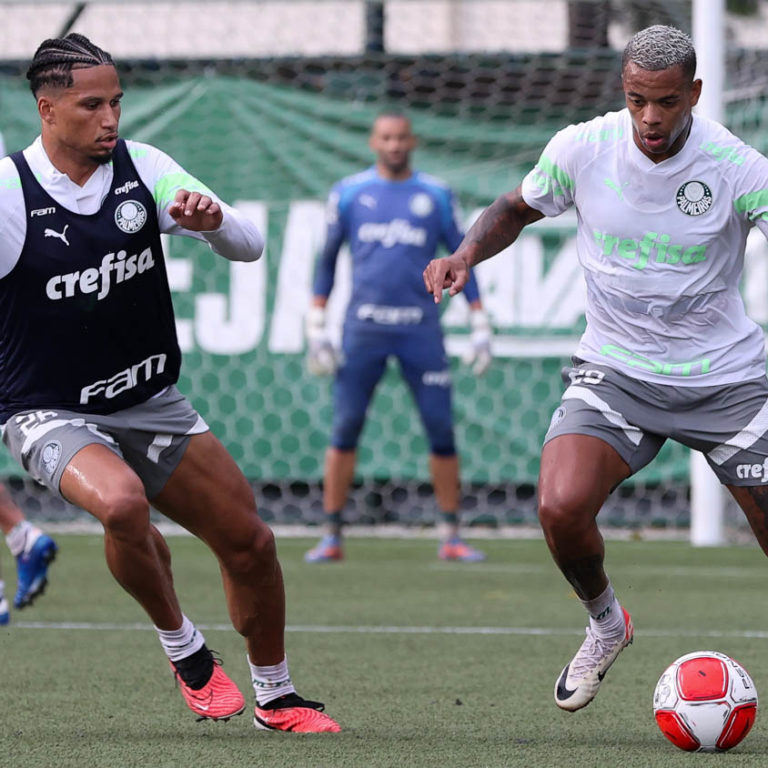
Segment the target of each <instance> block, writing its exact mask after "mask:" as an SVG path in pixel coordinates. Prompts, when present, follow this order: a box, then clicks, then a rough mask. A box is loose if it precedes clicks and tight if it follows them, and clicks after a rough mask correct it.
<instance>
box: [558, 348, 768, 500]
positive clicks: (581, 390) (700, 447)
mask: <svg viewBox="0 0 768 768" xmlns="http://www.w3.org/2000/svg"><path fill="white" fill-rule="evenodd" d="M562 375H563V381H564V382H565V384H566V385H567V389H566V390H565V392H564V393H563V396H562V399H561V401H560V406H559V407H558V408H557V409H556V410H555V412H554V414H553V415H552V421H551V422H550V425H549V430H548V431H547V434H546V437H545V438H544V442H545V443H546V442H548V441H549V440H552V439H553V438H555V437H558V436H559V435H568V434H571V435H574V434H576V435H592V436H594V437H599V438H600V439H601V440H604V441H605V442H606V443H608V444H609V445H611V446H612V447H613V448H615V449H616V451H618V453H619V455H620V456H621V457H622V459H624V461H625V462H626V463H627V464H628V465H629V467H630V469H631V471H632V473H633V474H634V473H635V472H637V471H638V470H639V469H642V467H644V466H645V465H646V464H648V463H649V462H650V461H651V460H652V459H653V458H654V457H655V456H656V454H657V453H658V452H659V450H660V449H661V446H662V445H663V444H664V442H665V440H667V439H672V440H676V441H677V442H679V443H682V444H683V445H686V446H688V447H689V448H693V449H695V450H697V451H701V452H702V453H703V454H704V456H705V457H706V459H707V462H708V463H709V466H710V467H712V469H713V470H714V472H715V474H716V475H717V477H718V479H719V480H720V482H721V483H724V484H726V485H740V486H752V485H764V484H768V379H767V378H766V377H764V376H763V377H760V378H759V379H752V380H751V381H745V382H740V383H737V384H725V385H722V386H715V387H675V386H671V385H669V384H655V383H651V382H647V381H639V380H638V379H633V378H630V377H629V376H625V375H624V374H622V373H619V372H618V371H616V370H614V369H613V368H610V367H608V366H604V365H598V364H595V363H586V362H583V361H580V360H574V366H573V367H571V368H563V372H562Z"/></svg>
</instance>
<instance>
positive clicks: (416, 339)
mask: <svg viewBox="0 0 768 768" xmlns="http://www.w3.org/2000/svg"><path fill="white" fill-rule="evenodd" d="M390 357H391V358H394V359H396V360H397V362H398V364H399V367H400V372H401V374H402V376H403V378H404V379H405V381H406V383H407V384H408V387H409V389H410V390H411V393H412V395H413V398H414V400H415V402H416V406H417V408H418V410H419V414H420V416H421V421H422V423H423V425H424V429H425V430H426V434H427V441H428V442H429V448H430V452H431V453H433V454H436V455H438V456H453V455H455V453H456V446H455V443H454V436H453V414H452V406H451V371H450V363H449V361H448V357H447V355H446V354H445V347H444V345H443V334H442V330H441V329H440V327H439V326H438V327H437V328H436V327H435V326H434V325H430V326H428V327H414V326H410V327H407V328H402V329H401V328H397V329H395V328H392V329H389V328H387V329H382V328H381V327H380V326H378V327H376V328H371V329H367V328H365V329H354V330H350V329H345V331H344V338H343V342H342V363H341V365H340V367H339V369H338V371H337V372H336V379H335V382H334V387H333V406H334V412H333V433H332V435H331V445H333V446H334V447H335V448H338V449H340V450H343V451H351V450H355V448H357V442H358V439H359V437H360V432H361V431H362V428H363V425H364V423H365V415H366V412H367V410H368V405H369V404H370V402H371V398H372V397H373V392H374V390H375V389H376V385H377V384H378V383H379V381H380V380H381V377H382V376H383V375H384V371H385V370H386V367H387V360H388V359H389V358H390Z"/></svg>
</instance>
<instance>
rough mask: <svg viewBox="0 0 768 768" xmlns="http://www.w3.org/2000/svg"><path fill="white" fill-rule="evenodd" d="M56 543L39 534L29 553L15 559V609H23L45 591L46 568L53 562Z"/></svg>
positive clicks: (46, 580) (23, 553) (48, 537)
mask: <svg viewBox="0 0 768 768" xmlns="http://www.w3.org/2000/svg"><path fill="white" fill-rule="evenodd" d="M58 549H59V548H58V547H57V546H56V542H55V541H54V540H53V539H52V538H51V537H50V536H47V535H46V534H44V533H43V534H41V535H40V536H39V537H38V539H37V541H36V542H35V543H34V544H33V545H32V548H31V549H30V550H29V552H22V553H21V554H20V555H17V557H16V573H17V575H18V589H17V590H16V596H15V597H14V598H13V605H14V607H15V608H25V607H26V606H28V605H31V604H32V601H33V600H34V599H35V598H36V597H37V596H38V595H42V594H43V592H44V591H45V586H46V584H48V566H49V565H50V564H51V563H52V562H53V560H54V558H55V557H56V552H57V551H58Z"/></svg>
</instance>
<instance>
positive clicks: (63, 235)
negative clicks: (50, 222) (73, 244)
mask: <svg viewBox="0 0 768 768" xmlns="http://www.w3.org/2000/svg"><path fill="white" fill-rule="evenodd" d="M68 229H69V224H65V225H64V229H63V230H62V231H61V232H57V231H56V230H55V229H51V228H50V227H46V229H45V232H43V236H44V237H55V238H57V239H58V240H61V242H62V243H64V245H69V240H67V230H68Z"/></svg>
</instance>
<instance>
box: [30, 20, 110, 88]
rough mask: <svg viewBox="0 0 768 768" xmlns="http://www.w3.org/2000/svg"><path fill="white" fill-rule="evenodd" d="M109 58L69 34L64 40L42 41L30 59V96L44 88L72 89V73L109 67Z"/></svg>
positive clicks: (107, 55) (92, 46)
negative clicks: (88, 68) (75, 70)
mask: <svg viewBox="0 0 768 768" xmlns="http://www.w3.org/2000/svg"><path fill="white" fill-rule="evenodd" d="M114 63H115V62H114V61H112V56H110V54H108V53H107V52H106V51H103V50H102V49H101V48H99V47H98V46H96V45H94V44H93V43H92V42H91V41H90V40H89V39H88V38H87V37H85V36H84V35H78V34H77V32H72V33H70V34H68V35H67V36H66V37H60V38H51V39H48V40H43V42H42V43H41V44H40V46H39V48H38V49H37V50H36V51H35V55H34V56H33V57H32V63H31V64H30V65H29V69H28V70H27V80H29V87H30V88H31V89H32V93H34V94H35V95H37V92H38V91H39V90H40V88H42V87H43V86H52V87H54V88H71V87H72V83H73V82H74V81H73V80H72V70H73V69H80V68H85V67H98V66H99V65H100V64H112V65H113V66H114Z"/></svg>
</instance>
